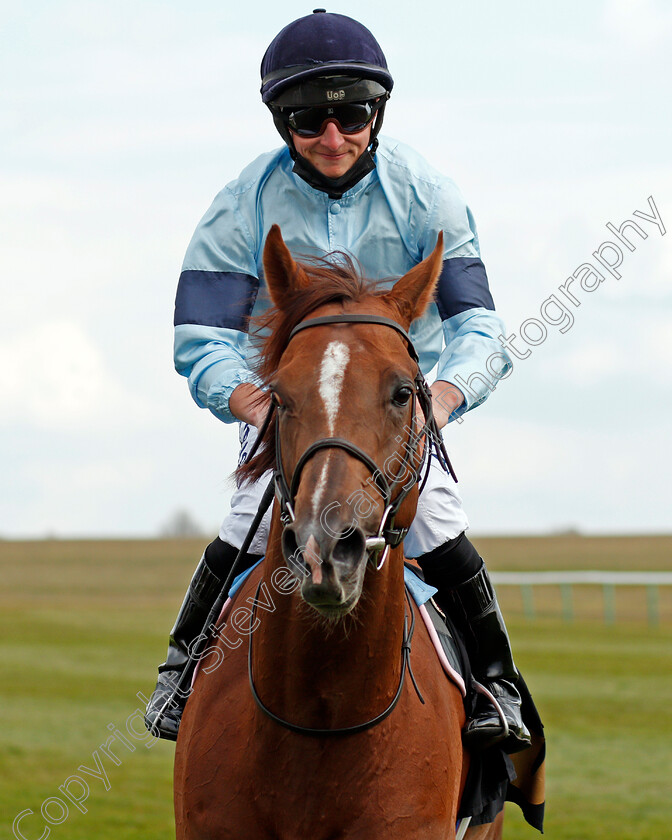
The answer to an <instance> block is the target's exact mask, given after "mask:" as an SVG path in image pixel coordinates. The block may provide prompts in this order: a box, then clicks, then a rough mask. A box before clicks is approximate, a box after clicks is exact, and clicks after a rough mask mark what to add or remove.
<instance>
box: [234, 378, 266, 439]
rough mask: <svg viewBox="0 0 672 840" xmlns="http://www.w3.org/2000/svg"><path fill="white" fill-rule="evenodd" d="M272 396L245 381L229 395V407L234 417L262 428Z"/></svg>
mask: <svg viewBox="0 0 672 840" xmlns="http://www.w3.org/2000/svg"><path fill="white" fill-rule="evenodd" d="M270 404H271V398H270V396H269V395H268V394H267V393H266V391H262V390H261V388H257V386H256V385H253V384H252V383H251V382H243V383H241V384H240V385H238V386H237V387H236V388H234V390H233V393H232V394H231V396H230V397H229V409H230V411H231V414H233V416H234V417H237V418H238V420H242V421H243V423H249V424H250V425H251V426H256V427H257V429H260V428H261V426H262V425H263V422H264V420H265V419H266V415H267V414H268V409H269V406H270Z"/></svg>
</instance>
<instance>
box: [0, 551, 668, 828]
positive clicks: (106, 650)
mask: <svg viewBox="0 0 672 840" xmlns="http://www.w3.org/2000/svg"><path fill="white" fill-rule="evenodd" d="M474 541H475V543H476V545H477V546H478V548H479V550H480V551H481V552H482V553H483V554H484V556H485V557H486V558H487V559H488V564H489V566H490V568H491V569H493V570H509V571H514V570H525V569H534V570H537V569H569V568H576V569H610V570H663V569H666V570H669V569H672V538H666V537H652V538H635V537H633V538H618V539H616V538H581V537H576V536H567V537H554V538H520V539H518V538H507V539H475V540H474ZM202 548H203V544H202V542H201V541H197V542H193V541H169V542H159V541H130V542H124V541H109V542H108V541H100V542H87V541H81V542H79V541H75V542H70V541H53V542H34V543H14V542H0V575H1V577H0V579H1V580H2V586H1V587H0V703H1V706H0V708H1V709H2V720H3V726H2V729H1V730H0V838H2V840H4V838H8V840H9V838H12V837H14V835H13V833H12V821H13V819H14V817H15V816H16V815H17V814H18V813H20V812H21V811H23V810H25V809H30V810H32V811H33V812H34V814H31V815H29V816H27V817H26V818H25V819H24V820H23V822H22V823H21V829H22V832H23V834H24V835H25V837H26V838H27V840H33V838H35V840H37V838H39V837H40V835H41V833H42V831H43V826H44V824H45V823H44V820H43V819H42V817H41V816H40V807H41V806H42V803H43V802H45V800H49V799H50V798H52V802H51V803H48V805H47V807H48V808H51V810H50V811H49V813H50V814H51V815H52V816H54V817H56V816H58V815H59V814H58V805H57V804H56V803H55V802H54V801H53V798H54V797H58V798H60V799H61V800H63V801H66V802H67V800H66V799H65V797H64V795H63V793H62V792H61V791H59V786H60V785H63V784H64V782H65V781H66V779H67V778H68V777H70V776H72V775H73V774H78V767H79V766H80V765H85V766H87V767H89V768H90V769H93V770H96V760H95V755H96V754H97V755H98V760H99V761H100V762H101V765H102V767H103V768H104V770H105V773H106V774H107V778H108V782H107V784H108V785H109V790H105V786H104V783H103V781H102V780H101V779H96V778H94V777H93V776H88V777H87V776H86V774H80V775H83V777H84V778H87V779H88V782H89V787H90V795H89V797H88V799H87V800H86V801H85V802H84V803H83V805H82V807H83V808H85V809H86V813H82V812H81V811H80V810H78V809H77V808H76V807H75V806H74V805H73V804H72V803H68V805H69V814H68V816H67V818H66V819H65V820H64V822H63V823H62V824H60V825H53V826H52V828H51V838H53V840H59V838H64V840H80V838H81V840H84V838H86V840H108V838H109V840H112V838H114V840H118V838H120V837H121V838H124V840H141V839H142V840H154V839H155V838H156V840H158V838H162V840H165V838H170V837H172V836H173V828H172V798H171V797H172V794H171V772H172V754H173V749H174V747H173V745H172V744H167V743H163V742H161V743H157V744H155V745H154V746H153V747H152V748H151V749H147V748H146V747H145V746H144V745H143V741H142V740H141V739H138V740H134V741H132V742H131V741H129V743H131V744H132V745H133V746H135V747H136V749H135V750H134V752H130V751H128V750H127V749H125V748H124V747H123V746H119V744H118V743H117V745H116V746H115V747H114V748H113V752H114V753H115V754H116V756H117V760H118V761H120V762H121V763H120V764H119V765H115V764H114V763H113V761H112V760H111V759H109V758H108V757H106V756H105V755H104V753H103V752H102V751H101V750H100V745H102V744H104V743H105V742H106V741H107V739H108V737H109V736H110V733H109V732H108V730H107V725H108V724H110V723H111V724H114V726H116V727H119V728H120V729H121V730H122V731H124V732H126V728H125V722H126V721H127V719H128V718H129V716H130V715H131V714H132V713H133V711H134V710H135V709H136V708H138V707H139V706H140V705H141V704H140V701H138V699H137V698H136V697H135V693H136V692H137V691H142V692H144V693H145V694H147V693H148V692H149V691H151V689H152V686H153V679H154V674H155V668H156V665H157V663H158V662H159V661H160V659H161V657H162V656H163V654H164V652H165V642H166V635H167V631H168V629H169V628H170V625H171V622H172V620H173V618H174V615H175V612H176V610H177V607H178V605H179V602H180V599H181V597H182V595H183V593H184V589H185V588H186V584H187V582H188V580H189V577H190V575H191V572H192V570H193V567H194V565H195V561H196V559H197V558H198V556H199V554H200V552H201V550H202ZM628 593H629V590H628V592H626V593H625V594H626V596H627V598H626V600H627V603H624V604H620V603H617V615H618V617H619V621H618V622H617V624H616V625H614V626H605V625H604V624H602V622H601V621H599V620H598V617H599V615H600V611H599V609H596V610H595V612H594V614H595V616H596V618H595V619H593V620H583V619H582V617H581V615H580V610H579V609H578V606H577V611H576V612H577V620H576V621H575V622H573V623H572V624H565V623H563V622H562V621H561V620H560V619H559V618H558V616H559V614H560V610H559V607H557V604H556V603H555V602H553V603H551V601H550V600H548V604H547V603H546V601H545V600H544V599H543V598H542V599H539V598H538V599H537V606H538V609H539V612H540V617H539V618H538V619H537V620H535V622H534V623H529V622H526V621H525V620H524V618H523V617H522V613H521V612H520V611H519V610H518V609H517V606H516V597H515V593H514V592H508V591H507V592H503V593H502V599H503V600H504V601H505V602H508V601H510V610H509V609H508V608H507V614H508V615H509V629H510V632H511V635H512V638H513V643H514V650H515V653H516V657H517V662H518V665H519V667H520V668H521V670H523V671H524V672H525V675H526V678H527V680H528V683H529V684H530V686H531V687H532V690H533V693H534V696H535V699H536V701H537V705H538V706H539V709H540V711H541V714H542V717H543V719H544V722H545V724H546V727H547V736H548V739H549V757H548V772H549V778H548V802H547V822H546V834H547V836H549V837H551V838H554V840H555V838H557V840H592V838H607V837H608V838H610V840H639V839H640V838H641V839H642V840H643V839H644V838H647V840H648V838H651V837H667V836H669V834H670V826H671V825H672V797H671V796H670V779H671V778H672V751H671V750H670V744H671V740H670V734H669V733H670V732H671V731H672V712H671V711H670V703H669V698H670V696H672V646H671V642H672V616H671V614H670V612H669V610H667V608H666V603H667V602H666V601H665V599H664V598H663V597H662V596H661V618H662V622H661V626H660V627H658V628H655V629H651V628H649V627H648V626H647V625H646V612H645V601H644V598H643V597H642V598H641V599H639V600H638V599H637V598H636V597H634V595H635V593H634V591H633V593H630V594H628ZM630 595H632V596H633V597H630ZM557 603H559V599H558V600H557ZM546 606H548V616H547V617H545V616H544V615H543V614H541V613H542V612H543V611H542V607H544V608H545V607H546ZM556 607H557V608H556ZM626 608H627V609H626ZM622 616H623V619H624V620H621V617H622ZM70 789H71V790H72V791H73V793H74V794H75V796H77V795H81V790H80V789H79V788H77V785H76V783H72V784H71V788H70ZM535 834H536V833H535V832H534V831H533V830H532V829H530V828H529V827H527V826H526V825H524V823H523V821H522V819H521V817H520V815H519V812H518V810H517V809H516V808H510V809H509V813H508V816H507V828H506V831H505V837H506V838H507V840H517V838H531V837H534V836H535Z"/></svg>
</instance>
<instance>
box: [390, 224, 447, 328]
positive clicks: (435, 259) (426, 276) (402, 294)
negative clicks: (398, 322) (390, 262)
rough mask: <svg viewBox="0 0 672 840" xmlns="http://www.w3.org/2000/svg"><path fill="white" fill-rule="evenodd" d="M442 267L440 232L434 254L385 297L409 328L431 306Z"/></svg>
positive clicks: (400, 280) (414, 268)
mask: <svg viewBox="0 0 672 840" xmlns="http://www.w3.org/2000/svg"><path fill="white" fill-rule="evenodd" d="M442 265H443V231H440V232H439V237H438V239H437V241H436V247H435V248H434V250H433V251H432V253H431V254H430V255H429V256H428V257H427V258H426V259H424V260H423V261H422V262H421V263H418V265H416V266H414V267H413V268H412V269H411V270H410V271H409V272H407V273H406V274H404V276H403V277H402V278H401V279H399V280H397V282H396V283H395V284H394V287H393V288H392V290H391V291H389V292H388V293H387V294H386V295H384V298H385V300H387V301H389V302H390V303H392V304H393V305H395V306H396V307H397V309H398V310H399V314H400V315H401V316H402V318H403V319H404V320H405V321H406V322H407V323H406V326H407V327H408V326H410V325H411V322H412V321H415V319H416V318H419V317H420V316H421V315H422V314H423V313H424V311H425V309H427V307H428V306H429V303H430V301H431V300H432V297H433V296H434V290H435V288H436V283H437V280H438V279H439V274H440V273H441V266H442Z"/></svg>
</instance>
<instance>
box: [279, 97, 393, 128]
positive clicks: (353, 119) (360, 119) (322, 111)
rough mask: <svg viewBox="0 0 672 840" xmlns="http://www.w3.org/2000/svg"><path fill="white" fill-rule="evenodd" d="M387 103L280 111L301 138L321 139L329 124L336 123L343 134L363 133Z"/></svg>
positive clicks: (348, 103) (380, 100) (378, 102)
mask: <svg viewBox="0 0 672 840" xmlns="http://www.w3.org/2000/svg"><path fill="white" fill-rule="evenodd" d="M384 102H385V99H384V97H381V98H380V99H379V100H378V101H377V102H345V103H343V104H341V105H326V106H325V105H319V106H315V107H312V108H301V109H299V110H297V111H290V112H289V113H286V112H285V109H284V108H282V109H280V114H281V116H282V118H283V120H284V122H285V123H286V124H287V125H288V126H289V127H290V128H291V130H292V131H293V132H294V133H295V134H298V135H299V137H319V136H320V134H323V133H324V131H325V129H326V127H327V123H329V122H332V121H333V122H335V123H336V124H337V125H338V130H339V131H340V132H341V134H357V133H358V132H360V131H363V130H364V129H365V128H366V127H367V125H369V123H370V122H371V121H372V120H373V118H374V117H375V116H376V114H377V112H378V110H379V108H380V107H381V106H382V105H383V103H384Z"/></svg>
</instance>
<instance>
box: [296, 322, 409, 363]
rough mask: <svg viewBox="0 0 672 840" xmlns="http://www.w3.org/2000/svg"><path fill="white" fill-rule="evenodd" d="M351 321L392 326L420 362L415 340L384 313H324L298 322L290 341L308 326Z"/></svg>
mask: <svg viewBox="0 0 672 840" xmlns="http://www.w3.org/2000/svg"><path fill="white" fill-rule="evenodd" d="M344 322H346V323H350V324H380V325H381V326H383V327H391V328H392V329H393V330H396V331H397V332H398V333H399V335H400V336H401V337H402V338H403V339H404V340H405V341H406V344H407V345H408V353H409V355H410V357H411V358H412V359H413V361H414V362H418V361H419V359H418V354H417V352H416V349H415V347H414V346H413V342H412V341H411V337H410V336H409V334H408V333H407V332H406V330H405V329H404V328H403V327H402V326H400V325H399V324H397V322H396V321H393V320H392V319H391V318H384V317H383V316H382V315H355V314H354V313H353V314H349V315H348V314H341V315H323V316H322V317H320V318H310V319H309V320H308V321H302V322H301V323H300V324H297V325H296V326H295V327H294V329H293V330H292V331H291V333H290V334H289V339H288V343H289V342H290V341H291V340H292V339H293V338H294V336H295V335H296V334H297V333H298V332H301V330H305V329H307V328H308V327H321V326H323V325H326V324H342V323H344Z"/></svg>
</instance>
